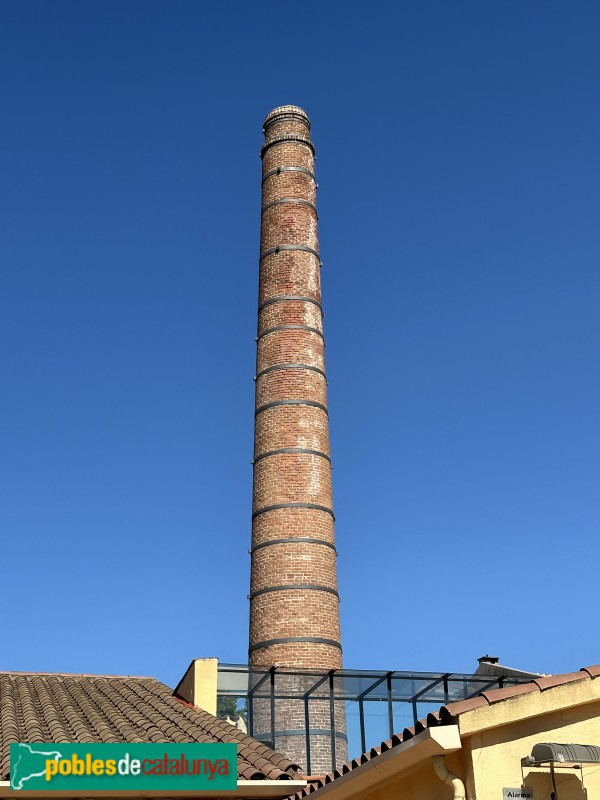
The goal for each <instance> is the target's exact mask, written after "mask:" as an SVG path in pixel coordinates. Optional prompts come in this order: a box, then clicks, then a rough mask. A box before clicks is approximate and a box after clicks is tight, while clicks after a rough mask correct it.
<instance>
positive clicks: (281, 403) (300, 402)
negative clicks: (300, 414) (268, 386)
mask: <svg viewBox="0 0 600 800" xmlns="http://www.w3.org/2000/svg"><path fill="white" fill-rule="evenodd" d="M275 406H313V408H319V409H320V410H321V411H324V412H325V413H326V414H327V415H328V416H329V412H328V411H327V406H324V405H323V403H318V402H317V401H316V400H272V401H271V402H270V403H264V405H262V406H259V407H258V408H257V409H256V411H255V412H254V416H255V417H257V416H258V415H259V414H260V413H261V412H263V411H266V410H267V409H268V408H275Z"/></svg>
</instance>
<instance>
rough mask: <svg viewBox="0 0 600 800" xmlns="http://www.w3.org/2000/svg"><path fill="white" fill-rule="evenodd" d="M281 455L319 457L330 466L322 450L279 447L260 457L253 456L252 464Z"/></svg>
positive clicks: (328, 458)
mask: <svg viewBox="0 0 600 800" xmlns="http://www.w3.org/2000/svg"><path fill="white" fill-rule="evenodd" d="M282 453H301V454H304V455H309V456H319V457H320V458H325V459H327V461H329V463H330V464H331V458H330V457H329V456H328V455H327V453H323V452H322V450H310V449H309V448H307V447H280V448H279V449H278V450H267V451H266V452H265V453H260V455H258V456H255V457H254V459H253V460H252V463H253V464H256V462H257V461H261V460H262V459H263V458H267V456H278V455H281V454H282Z"/></svg>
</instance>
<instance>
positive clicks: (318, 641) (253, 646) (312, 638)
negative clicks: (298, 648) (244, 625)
mask: <svg viewBox="0 0 600 800" xmlns="http://www.w3.org/2000/svg"><path fill="white" fill-rule="evenodd" d="M293 642H313V643H314V644H327V645H329V646H330V647H337V649H338V650H341V649H342V645H341V644H340V643H339V642H338V641H336V640H335V639H324V638H323V637H322V636H285V637H284V638H282V639H263V641H262V642H256V644H251V645H250V647H249V648H248V652H249V653H253V652H254V651H255V650H258V649H260V648H261V647H270V646H271V645H273V644H291V643H293Z"/></svg>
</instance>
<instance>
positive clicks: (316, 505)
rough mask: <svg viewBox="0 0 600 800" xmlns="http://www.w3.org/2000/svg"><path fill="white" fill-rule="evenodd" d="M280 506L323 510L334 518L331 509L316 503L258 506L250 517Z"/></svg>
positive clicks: (274, 509)
mask: <svg viewBox="0 0 600 800" xmlns="http://www.w3.org/2000/svg"><path fill="white" fill-rule="evenodd" d="M281 508H307V509H308V510H309V511H324V512H325V513H326V514H330V515H331V516H332V517H333V519H334V520H335V516H334V514H333V509H331V508H327V506H320V505H318V504H317V503H276V504H275V505H272V506H264V507H263V508H258V509H257V510H256V511H253V512H252V519H254V518H255V517H258V516H259V514H266V513H267V511H278V510H279V509H281Z"/></svg>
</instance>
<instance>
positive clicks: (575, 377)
mask: <svg viewBox="0 0 600 800" xmlns="http://www.w3.org/2000/svg"><path fill="white" fill-rule="evenodd" d="M599 27H600V7H599V6H598V4H597V3H596V2H585V1H583V2H577V3H573V2H567V1H566V0H565V2H554V1H553V0H544V2H528V1H527V0H519V1H518V2H517V1H516V0H508V1H507V2H495V3H494V2H481V1H480V0H473V2H462V1H461V0H458V1H457V2H447V1H446V0H440V1H439V2H432V1H429V0H419V2H417V1H416V0H414V1H412V2H371V3H354V2H323V1H321V2H311V1H310V0H303V2H302V3H297V2H283V1H282V0H280V1H279V2H270V0H269V1H268V2H261V3H248V2H228V3H208V2H149V1H148V0H144V2H141V1H140V2H127V1H125V2H123V0H119V2H111V1H107V0H102V2H92V1H88V2H84V3H82V2H60V1H56V0H55V1H53V2H30V1H29V0H18V2H16V1H14V2H6V1H5V2H3V3H2V5H1V6H0V82H1V85H0V93H1V96H2V123H1V127H0V169H1V183H0V228H1V234H0V259H1V261H0V266H1V273H2V275H1V283H2V299H1V300H0V304H1V308H0V334H1V340H2V390H1V395H0V436H1V440H2V442H1V455H0V480H1V485H2V490H1V491H2V495H1V506H0V526H1V533H2V541H3V546H2V556H3V558H2V565H3V570H2V589H3V597H4V614H3V630H2V641H3V645H2V655H1V659H0V667H2V668H8V669H25V670H57V671H71V672H111V673H128V674H152V675H156V676H157V677H159V678H161V679H162V680H165V681H166V682H167V683H170V684H171V685H174V684H175V683H176V682H177V680H178V679H179V677H180V676H181V675H182V674H183V671H184V670H185V668H186V666H187V664H188V662H189V661H190V660H191V659H192V658H193V657H197V656H211V655H217V656H219V657H220V658H221V660H223V661H234V662H241V661H244V660H245V658H246V649H247V600H246V595H247V592H248V582H249V556H248V555H247V548H248V546H249V541H250V508H251V480H252V470H251V465H250V459H251V456H252V436H253V390H254V384H253V382H252V375H253V373H254V356H255V343H254V335H255V326H256V297H257V276H258V258H257V257H258V237H259V208H260V160H259V149H260V145H261V138H262V133H261V125H262V121H263V119H264V116H265V115H266V113H267V112H268V111H269V110H270V109H271V108H273V107H274V106H277V105H280V104H284V103H295V104H298V105H301V106H303V107H304V108H305V109H306V110H307V111H308V113H309V115H310V117H311V119H312V122H313V133H314V139H315V142H316V146H317V156H318V158H317V172H318V179H319V183H320V187H321V188H320V192H319V211H320V235H321V251H322V258H323V261H324V269H323V284H324V305H325V326H326V327H325V332H326V338H327V367H328V373H329V389H330V394H329V401H330V414H331V428H332V451H333V463H334V500H335V508H336V514H337V537H338V547H339V551H340V557H339V574H340V585H341V589H340V591H341V596H342V606H341V608H342V623H343V638H344V651H345V656H344V657H345V664H346V666H348V667H353V668H379V669H415V670H444V671H446V670H448V671H469V670H471V669H472V668H473V667H474V666H476V658H477V657H478V656H480V655H483V654H484V653H491V654H492V655H499V656H501V657H502V660H503V661H504V662H505V663H508V664H513V665H515V666H521V667H523V668H526V669H531V670H536V671H538V670H539V671H546V672H560V671H569V670H571V669H578V668H579V667H580V666H583V665H584V664H590V663H596V662H598V661H600V650H599V647H598V642H597V633H596V631H595V628H594V625H593V624H591V620H592V617H593V615H594V609H595V608H597V584H598V566H599V550H600V545H599V519H600V503H599V493H598V482H599V466H600V465H599V433H600V430H599V427H600V425H599V413H598V411H599V402H600V379H599V368H598V342H599V335H600V330H599V327H600V323H599V315H598V295H599V291H600V279H599V276H598V265H599V255H600V246H599V234H598V215H599V202H598V201H599V186H600V174H599V173H600V155H599V154H600V148H599V141H600V104H599V103H598V94H599V82H600V49H599V48H598V30H599Z"/></svg>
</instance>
